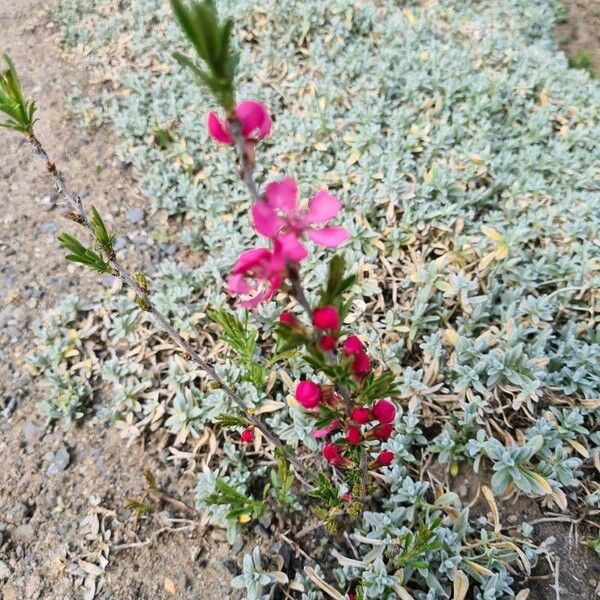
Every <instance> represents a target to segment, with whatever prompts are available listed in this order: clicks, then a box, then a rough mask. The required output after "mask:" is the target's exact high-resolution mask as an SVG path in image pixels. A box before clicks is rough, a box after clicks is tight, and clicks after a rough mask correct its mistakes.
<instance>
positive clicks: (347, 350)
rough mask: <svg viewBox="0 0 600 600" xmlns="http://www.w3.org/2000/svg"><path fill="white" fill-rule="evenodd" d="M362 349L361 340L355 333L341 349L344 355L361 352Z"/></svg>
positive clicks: (353, 354)
mask: <svg viewBox="0 0 600 600" xmlns="http://www.w3.org/2000/svg"><path fill="white" fill-rule="evenodd" d="M364 349H365V347H364V346H363V344H362V342H361V341H360V340H359V339H358V337H357V336H355V335H351V336H350V337H349V338H348V339H347V340H346V341H345V342H344V343H343V345H342V350H343V352H344V354H345V355H346V356H355V355H356V354H361V353H362V352H363V350H364Z"/></svg>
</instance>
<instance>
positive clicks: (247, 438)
mask: <svg viewBox="0 0 600 600" xmlns="http://www.w3.org/2000/svg"><path fill="white" fill-rule="evenodd" d="M240 439H241V440H242V442H244V444H250V443H251V442H252V441H254V431H253V430H252V429H244V431H242V434H241V435H240Z"/></svg>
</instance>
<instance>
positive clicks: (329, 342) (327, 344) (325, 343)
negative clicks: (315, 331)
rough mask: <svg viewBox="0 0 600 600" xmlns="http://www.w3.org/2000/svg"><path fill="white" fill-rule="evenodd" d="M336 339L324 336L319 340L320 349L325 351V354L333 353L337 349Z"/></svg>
mask: <svg viewBox="0 0 600 600" xmlns="http://www.w3.org/2000/svg"><path fill="white" fill-rule="evenodd" d="M336 343H337V342H336V339H335V338H334V337H333V336H332V335H324V336H323V337H322V338H321V339H320V340H319V348H321V350H323V352H331V351H332V350H334V349H335V346H336Z"/></svg>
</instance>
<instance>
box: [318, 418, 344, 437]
mask: <svg viewBox="0 0 600 600" xmlns="http://www.w3.org/2000/svg"><path fill="white" fill-rule="evenodd" d="M339 428H340V420H339V419H334V420H333V421H331V423H329V425H325V427H322V428H321V429H315V430H314V431H313V432H312V436H313V437H314V438H316V439H319V438H324V437H326V436H328V435H329V434H330V433H333V432H334V431H336V430H337V429H339Z"/></svg>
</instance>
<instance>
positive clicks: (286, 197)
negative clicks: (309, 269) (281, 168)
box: [252, 177, 350, 262]
mask: <svg viewBox="0 0 600 600" xmlns="http://www.w3.org/2000/svg"><path fill="white" fill-rule="evenodd" d="M341 208H342V205H341V203H340V201H339V200H338V199H337V198H336V197H335V196H332V195H331V194H330V193H329V192H328V191H326V190H321V191H319V192H317V193H316V194H315V195H314V196H313V197H312V198H311V200H310V202H309V203H308V207H307V208H305V209H300V208H298V187H297V185H296V182H295V181H294V180H293V179H292V178H291V177H285V178H284V179H282V180H281V181H275V182H273V183H270V184H269V185H268V186H267V187H266V189H265V199H264V200H260V201H258V202H256V203H254V205H253V206H252V221H253V223H254V228H255V229H256V231H257V232H258V233H260V234H261V235H264V236H265V237H268V238H271V239H275V240H278V241H279V242H280V247H279V252H281V253H282V255H283V256H284V257H285V258H287V259H290V260H293V261H296V262H298V261H300V260H302V259H303V258H305V257H306V256H308V251H307V250H306V248H305V247H304V244H302V242H301V241H300V240H301V239H302V238H303V237H304V236H306V237H307V238H309V239H310V240H312V241H313V242H314V243H315V244H318V245H319V246H324V247H325V248H337V247H338V246H339V245H341V244H342V243H344V242H345V241H346V240H347V239H349V237H350V234H349V233H348V231H346V229H344V228H343V227H333V226H329V225H326V224H327V223H329V221H331V220H332V219H334V218H335V217H336V216H337V215H338V213H339V212H340V210H341ZM276 252H277V249H276Z"/></svg>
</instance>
